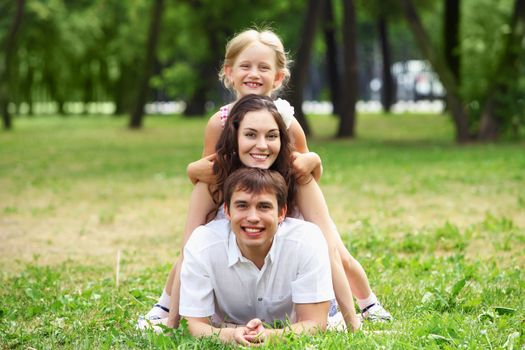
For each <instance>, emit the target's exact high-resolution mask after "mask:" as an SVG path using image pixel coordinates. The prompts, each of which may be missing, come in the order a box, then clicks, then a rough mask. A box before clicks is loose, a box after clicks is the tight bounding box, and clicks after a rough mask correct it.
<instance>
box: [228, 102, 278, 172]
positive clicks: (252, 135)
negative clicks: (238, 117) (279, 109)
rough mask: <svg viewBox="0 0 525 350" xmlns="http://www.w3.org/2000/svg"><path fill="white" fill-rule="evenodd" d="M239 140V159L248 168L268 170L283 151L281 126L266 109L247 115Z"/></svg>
mask: <svg viewBox="0 0 525 350" xmlns="http://www.w3.org/2000/svg"><path fill="white" fill-rule="evenodd" d="M237 138H238V140H237V141H238V147H239V149H238V153H239V159H240V160H241V162H242V163H243V164H244V165H245V166H247V167H251V168H261V169H268V168H270V167H271V166H272V164H273V163H274V162H275V160H276V159H277V156H278V155H279V151H280V150H281V138H280V136H279V126H278V125H277V123H276V122H275V119H274V117H273V115H272V114H271V113H270V112H269V111H268V110H265V109H263V110H259V111H253V112H248V113H246V115H245V116H244V118H243V120H242V121H241V123H240V124H239V130H238V133H237Z"/></svg>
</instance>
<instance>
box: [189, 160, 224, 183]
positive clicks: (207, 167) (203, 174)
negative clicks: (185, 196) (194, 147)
mask: <svg viewBox="0 0 525 350" xmlns="http://www.w3.org/2000/svg"><path fill="white" fill-rule="evenodd" d="M214 162H215V153H213V154H210V155H209V156H207V157H204V158H201V159H199V160H197V161H195V162H193V163H190V164H189V165H188V168H187V169H186V172H187V174H188V177H189V178H190V180H191V182H192V183H193V184H194V185H195V184H196V183H197V182H199V181H201V182H205V183H207V184H215V183H216V182H217V178H216V176H215V174H214V173H213V163H214Z"/></svg>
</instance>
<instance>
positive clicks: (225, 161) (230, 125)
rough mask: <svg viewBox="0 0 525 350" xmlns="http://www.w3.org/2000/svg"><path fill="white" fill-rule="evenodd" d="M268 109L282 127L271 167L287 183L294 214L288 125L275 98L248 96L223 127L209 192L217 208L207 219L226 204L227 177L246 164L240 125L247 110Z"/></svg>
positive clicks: (293, 179)
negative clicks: (279, 141) (224, 187)
mask: <svg viewBox="0 0 525 350" xmlns="http://www.w3.org/2000/svg"><path fill="white" fill-rule="evenodd" d="M260 110H267V111H268V112H270V114H271V115H272V116H273V119H274V120H275V122H276V123H277V126H278V128H279V138H280V140H281V149H280V151H279V154H278V155H277V159H276V160H275V162H274V163H273V164H272V165H271V167H270V169H271V170H275V171H277V172H279V173H280V174H281V175H282V176H283V178H284V179H285V181H286V183H287V185H288V199H287V206H288V213H289V214H292V213H293V211H294V208H295V177H294V174H293V166H292V162H293V159H292V152H293V146H292V143H291V140H290V136H289V134H288V130H287V129H286V125H285V124H284V121H283V119H282V117H281V115H280V114H279V111H277V108H276V107H275V104H274V103H273V101H272V99H271V98H270V97H267V96H260V95H246V96H244V97H242V98H241V99H240V100H239V101H237V102H236V103H235V105H234V106H233V108H232V109H231V111H230V114H229V116H228V119H226V124H225V125H224V130H223V131H222V133H221V137H220V138H219V141H217V145H216V147H215V155H216V159H215V163H214V166H213V171H214V173H215V174H216V176H217V185H216V186H213V188H212V187H210V193H211V195H212V198H213V201H214V203H215V205H216V209H215V210H214V211H213V212H212V213H210V214H209V215H208V218H210V217H212V216H213V215H214V214H216V213H217V210H218V208H219V207H220V205H222V203H223V185H224V182H225V181H226V178H227V177H228V176H229V175H230V174H231V173H233V172H234V171H235V170H237V169H239V168H241V167H243V166H244V164H243V163H242V162H241V160H240V158H239V152H238V150H239V144H238V134H239V126H240V124H241V122H242V120H243V119H244V116H245V115H246V113H248V112H255V111H260Z"/></svg>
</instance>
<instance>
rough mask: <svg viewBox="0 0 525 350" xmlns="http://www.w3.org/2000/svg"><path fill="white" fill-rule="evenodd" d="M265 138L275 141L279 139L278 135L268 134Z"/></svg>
mask: <svg viewBox="0 0 525 350" xmlns="http://www.w3.org/2000/svg"><path fill="white" fill-rule="evenodd" d="M267 137H268V139H269V140H275V139H277V138H279V134H269V135H268V136H267Z"/></svg>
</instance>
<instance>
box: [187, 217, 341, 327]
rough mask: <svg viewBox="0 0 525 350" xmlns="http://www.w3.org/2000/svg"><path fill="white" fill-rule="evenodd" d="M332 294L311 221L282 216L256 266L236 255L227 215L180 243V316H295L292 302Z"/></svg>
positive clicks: (322, 244) (234, 319)
mask: <svg viewBox="0 0 525 350" xmlns="http://www.w3.org/2000/svg"><path fill="white" fill-rule="evenodd" d="M333 298H334V292H333V288H332V276H331V270H330V261H329V258H328V248H327V245H326V241H325V239H324V237H323V234H322V233H321V230H320V229H319V227H317V226H316V225H314V224H312V223H309V222H306V221H302V220H297V219H291V218H286V219H285V220H284V221H283V222H282V223H281V224H280V225H279V228H278V230H277V233H276V235H275V236H274V239H273V243H272V246H271V248H270V251H269V252H268V255H267V256H266V259H265V261H264V266H263V267H262V268H261V270H259V269H258V268H257V267H256V266H255V264H254V263H253V262H252V261H250V260H248V259H246V258H244V257H243V256H242V254H241V252H240V250H239V247H238V246H237V242H236V239H235V234H234V233H233V232H232V231H231V228H230V222H229V221H228V220H214V221H212V222H210V223H209V224H207V225H205V226H200V227H198V228H197V229H196V230H195V231H194V232H193V234H192V235H191V237H190V239H189V240H188V242H187V243H186V247H185V248H184V261H183V263H182V272H181V295H180V307H179V313H180V314H181V316H188V317H209V316H212V315H215V316H218V317H219V320H218V321H221V322H228V323H235V324H246V323H247V322H248V321H250V320H251V319H253V318H259V319H261V320H263V322H269V323H272V322H273V321H277V320H281V321H285V320H287V319H288V320H290V321H291V322H295V312H294V303H295V304H305V303H318V302H323V301H329V300H331V299H333Z"/></svg>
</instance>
